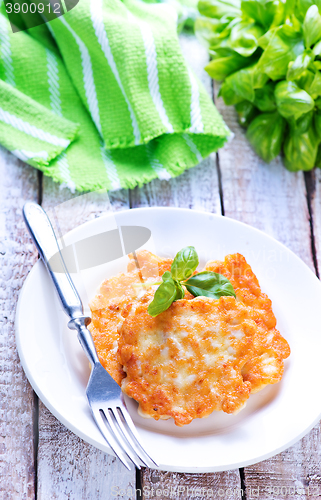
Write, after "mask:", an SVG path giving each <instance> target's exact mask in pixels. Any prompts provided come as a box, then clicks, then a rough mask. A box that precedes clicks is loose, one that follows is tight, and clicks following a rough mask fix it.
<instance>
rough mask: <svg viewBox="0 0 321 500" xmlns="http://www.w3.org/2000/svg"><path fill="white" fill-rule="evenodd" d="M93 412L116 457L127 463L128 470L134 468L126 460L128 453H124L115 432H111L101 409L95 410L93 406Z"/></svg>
mask: <svg viewBox="0 0 321 500" xmlns="http://www.w3.org/2000/svg"><path fill="white" fill-rule="evenodd" d="M92 414H93V417H94V419H95V421H96V423H97V425H98V427H99V430H100V432H101V433H102V435H103V436H104V438H105V439H106V441H107V443H108V444H109V446H110V447H111V449H112V450H113V452H114V453H115V455H116V457H118V458H119V460H120V461H121V462H122V463H123V464H124V465H125V467H126V468H127V469H128V470H132V468H131V466H130V465H129V463H128V461H127V460H126V455H125V454H124V453H123V450H122V449H121V448H120V446H119V444H118V443H117V441H116V439H115V438H114V436H113V434H112V433H111V432H110V430H109V429H108V427H107V425H106V422H105V421H104V419H103V417H102V415H101V413H100V410H97V411H95V410H94V409H93V408H92Z"/></svg>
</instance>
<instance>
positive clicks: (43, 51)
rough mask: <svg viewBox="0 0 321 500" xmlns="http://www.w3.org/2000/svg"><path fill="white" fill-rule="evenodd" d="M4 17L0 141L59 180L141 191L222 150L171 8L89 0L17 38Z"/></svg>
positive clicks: (215, 116)
mask: <svg viewBox="0 0 321 500" xmlns="http://www.w3.org/2000/svg"><path fill="white" fill-rule="evenodd" d="M1 12H2V14H0V54H1V57H0V78H1V80H2V81H0V144H2V145H4V146H5V147H6V148H8V149H10V150H11V151H12V152H13V153H14V154H15V155H16V156H18V157H19V158H21V159H23V160H24V161H26V162H27V163H29V164H30V165H33V166H34V167H36V168H39V169H40V170H42V171H43V172H44V173H45V175H48V176H50V177H52V178H53V179H54V180H55V181H58V182H61V183H63V184H64V185H67V186H68V187H70V188H71V189H72V190H75V189H76V190H78V191H84V190H95V189H100V188H104V189H107V190H115V189H119V188H122V187H124V188H134V187H135V186H137V185H138V186H141V185H142V184H144V183H146V182H149V181H151V180H152V179H154V178H161V179H169V178H171V177H174V176H176V175H179V174H181V173H182V172H183V171H184V170H186V169H188V168H190V167H192V166H194V165H196V164H197V163H199V162H200V161H201V159H202V158H204V157H206V156H207V155H209V154H210V153H211V152H212V151H216V150H217V149H218V148H219V147H221V146H222V145H223V144H224V142H225V140H226V138H227V136H228V134H229V132H228V129H227V127H226V125H225V124H224V122H223V120H222V118H221V116H220V115H219V113H218V112H217V110H216V108H215V106H214V104H213V103H212V101H211V99H210V98H209V96H208V95H207V93H206V91H205V89H204V88H203V86H202V85H201V83H200V82H199V81H198V79H197V78H196V76H195V75H194V74H193V72H192V71H191V69H190V68H189V67H188V65H187V63H186V61H185V60H184V58H183V55H182V53H181V50H180V46H179V42H178V38H177V32H176V20H175V15H173V13H174V11H173V10H172V9H171V7H170V6H168V5H164V4H147V3H143V2H139V1H137V0H124V1H121V0H81V1H80V2H79V4H78V5H77V6H76V7H75V8H74V9H72V10H71V11H70V12H68V13H66V14H65V15H64V16H62V17H59V18H57V19H55V20H53V21H51V22H50V23H47V24H46V25H42V26H38V27H36V28H32V29H29V30H28V31H20V32H18V33H12V30H11V27H10V23H9V21H8V19H7V17H6V14H5V13H4V9H3V6H2V9H1ZM48 28H49V30H50V33H49V32H48V31H47V29H48Z"/></svg>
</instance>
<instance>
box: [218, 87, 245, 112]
mask: <svg viewBox="0 0 321 500" xmlns="http://www.w3.org/2000/svg"><path fill="white" fill-rule="evenodd" d="M218 96H219V97H223V100H224V103H225V104H226V105H227V106H231V105H233V104H238V103H239V102H241V101H242V100H243V99H242V97H240V96H239V95H238V94H236V93H235V92H234V90H233V89H232V87H231V86H230V85H229V84H228V83H227V82H226V81H225V82H224V83H222V85H221V87H220V90H219V93H218Z"/></svg>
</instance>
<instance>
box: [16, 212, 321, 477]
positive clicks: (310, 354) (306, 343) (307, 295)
mask: <svg viewBox="0 0 321 500" xmlns="http://www.w3.org/2000/svg"><path fill="white" fill-rule="evenodd" d="M116 219H117V224H118V225H138V226H144V227H147V228H149V229H151V231H152V238H153V241H150V242H148V244H147V245H145V248H150V249H153V248H154V249H155V251H156V252H157V253H158V254H159V255H162V256H174V255H175V253H176V252H177V251H178V250H180V249H181V248H182V247H184V246H187V245H194V246H195V247H196V250H197V251H198V254H199V257H200V263H201V264H204V263H205V262H206V261H207V260H209V259H222V258H223V257H224V256H225V255H226V254H229V253H234V252H239V253H241V254H243V255H244V256H245V258H246V259H247V261H248V262H249V263H250V265H251V266H252V268H253V271H254V273H255V274H256V275H257V277H258V279H259V281H260V284H261V287H262V289H263V291H264V292H266V293H267V294H268V295H269V297H270V298H271V299H272V302H273V310H274V313H275V315H276V318H277V322H278V324H277V326H278V329H279V330H280V332H281V333H282V335H283V336H284V337H285V338H286V339H287V340H288V342H289V344H290V346H291V351H292V352H291V356H290V357H289V358H288V360H286V362H285V373H284V376H283V379H282V381H281V382H280V383H278V384H276V385H275V386H270V387H266V388H265V389H264V390H263V391H261V392H259V393H258V394H254V395H252V396H251V397H250V399H249V401H248V403H247V406H246V408H245V409H244V410H242V411H241V412H240V413H239V414H238V415H227V414H223V413H221V412H220V413H218V412H216V413H215V412H214V413H213V414H212V415H211V416H210V417H209V418H207V419H197V420H194V421H193V422H192V423H191V424H189V425H187V426H185V427H182V428H178V427H176V426H175V425H174V423H173V421H172V420H169V421H159V422H156V421H154V420H152V419H151V420H149V419H146V420H145V419H143V418H141V417H139V416H138V414H137V412H136V403H135V402H134V401H133V400H128V406H129V411H130V413H131V415H132V417H133V420H134V421H135V423H136V425H137V429H138V431H139V433H140V435H141V438H142V440H143V442H144V443H145V445H146V448H147V449H148V451H149V452H150V453H151V454H152V456H153V457H154V458H155V459H156V460H157V462H158V463H159V464H160V468H161V469H163V470H169V471H181V472H211V471H222V470H228V469H233V468H237V467H243V466H246V465H249V464H253V463H256V462H259V461H261V460H264V459H266V458H269V457H271V456H272V455H274V454H276V453H278V452H280V451H282V450H284V449H285V448H287V447H289V446H291V445H292V444H293V443H295V442H296V441H298V440H299V439H300V438H302V437H303V436H304V435H305V434H306V433H307V432H308V431H309V430H310V429H311V428H312V427H313V426H314V425H315V424H316V423H317V422H318V420H319V419H320V414H321V396H320V387H321V371H320V368H319V366H320V352H321V326H320V325H321V322H320V318H319V313H320V309H321V285H320V282H319V280H318V279H317V278H316V277H315V275H314V274H313V273H312V272H311V271H310V270H309V269H308V267H307V266H306V265H305V264H304V263H303V262H302V261H301V260H300V259H299V258H298V257H296V256H295V255H294V254H293V253H292V252H291V251H290V250H288V249H287V248H285V247H284V246H283V245H281V244H280V243H278V242H277V241H275V240H274V239H272V238H271V237H269V236H267V235H266V234H264V233H262V232H260V231H258V230H256V229H254V228H252V227H249V226H247V225H245V224H242V223H240V222H237V221H234V220H232V219H228V218H226V217H221V216H216V215H213V214H209V213H205V212H197V211H192V210H185V209H177V208H142V209H136V210H128V211H124V212H119V213H117V214H116ZM114 222H115V220H114V218H113V216H110V215H108V216H106V217H105V216H104V217H102V218H99V219H95V221H93V222H89V223H86V224H84V225H82V226H79V227H78V228H77V229H76V230H74V231H73V232H72V233H70V235H71V237H70V238H71V239H70V241H73V238H76V239H78V240H79V239H82V238H84V237H86V236H88V235H90V234H92V231H93V229H94V230H95V231H97V228H98V230H100V231H103V230H105V229H106V224H107V226H108V224H110V227H114V226H113V224H114ZM100 228H101V229H100ZM67 240H68V238H67ZM126 263H127V257H126V256H125V257H123V258H120V259H118V260H117V261H114V262H113V263H112V264H108V265H104V266H99V267H98V268H93V269H91V270H88V271H86V272H85V273H83V274H84V276H83V280H84V282H85V289H86V292H87V295H88V296H89V298H91V297H92V296H93V295H94V294H95V290H96V289H97V287H98V286H99V285H100V283H101V282H102V281H103V279H105V278H106V277H108V276H111V275H113V274H116V273H118V272H119V271H121V270H125V269H126ZM79 286H80V285H79ZM82 295H83V298H84V300H87V299H86V294H84V293H83V292H82ZM16 338H17V346H18V351H19V355H20V359H21V362H22V365H23V367H24V370H25V372H26V374H27V376H28V378H29V381H30V383H31V384H32V386H33V388H34V390H35V391H36V392H37V394H38V396H39V397H40V398H41V400H42V401H43V402H44V404H45V405H46V406H47V407H48V408H49V409H50V411H51V412H52V413H53V414H54V415H55V416H56V417H57V418H58V419H59V420H60V421H61V422H62V423H63V424H64V425H66V426H67V427H68V428H69V429H70V430H72V431H73V432H74V433H75V434H77V435H78V436H80V437H81V438H83V439H84V440H85V441H87V442H88V443H91V444H92V445H94V446H96V447H97V448H99V449H101V450H103V451H106V452H107V453H111V451H110V449H109V448H108V446H107V445H106V443H105V441H104V439H103V438H102V436H101V434H100V432H99V430H98V428H97V427H96V425H95V423H94V421H93V419H92V417H91V414H90V410H89V408H88V406H87V402H86V399H85V387H86V384H87V380H88V376H89V366H88V362H87V358H86V357H85V355H84V353H83V352H82V350H81V347H80V345H79V344H78V340H77V338H76V333H75V332H74V331H70V330H68V328H67V317H66V316H65V314H64V313H63V311H62V309H61V308H60V306H59V304H58V302H57V300H56V296H55V291H54V288H53V286H52V284H51V282H50V280H49V277H48V276H47V273H46V270H45V268H44V266H43V264H42V263H41V262H38V263H37V264H36V265H35V266H34V268H33V269H32V271H31V272H30V274H29V276H28V278H27V279H26V281H25V284H24V286H23V288H22V290H21V294H20V299H19V303H18V308H17V316H16Z"/></svg>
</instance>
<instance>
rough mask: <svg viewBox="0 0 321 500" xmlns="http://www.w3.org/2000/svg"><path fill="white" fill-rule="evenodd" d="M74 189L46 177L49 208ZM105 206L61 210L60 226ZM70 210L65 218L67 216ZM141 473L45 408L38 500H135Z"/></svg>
mask: <svg viewBox="0 0 321 500" xmlns="http://www.w3.org/2000/svg"><path fill="white" fill-rule="evenodd" d="M75 196H77V195H72V194H71V193H70V191H69V190H68V189H62V190H61V189H60V188H59V186H58V185H56V184H54V183H53V182H52V181H51V180H50V179H48V178H44V182H43V206H44V208H45V209H47V210H49V211H50V209H51V208H53V207H55V206H57V205H58V204H61V203H63V202H65V201H67V200H70V199H73V200H74V199H75ZM110 200H111V202H112V205H113V207H114V209H115V210H121V209H124V208H128V206H129V205H128V192H127V191H125V190H123V191H118V192H116V193H114V194H111V195H110ZM105 208H106V204H105V203H102V204H101V203H95V202H93V203H91V202H89V201H88V200H87V201H85V203H81V204H80V203H79V200H78V201H77V205H75V207H74V211H73V213H72V217H71V214H70V213H69V208H68V207H62V208H61V206H60V225H61V229H62V231H63V233H65V232H66V231H67V230H69V229H71V227H74V226H75V221H76V222H77V224H81V223H82V222H83V221H84V220H87V217H88V214H90V213H91V214H92V216H94V215H95V214H97V213H98V212H101V211H103V210H105ZM64 210H65V216H64ZM135 480H136V478H135V471H132V472H130V471H127V469H126V468H125V467H124V466H123V465H122V464H121V462H120V461H119V460H118V459H116V458H114V457H111V456H110V455H107V454H105V453H103V452H102V451H100V450H98V449H96V448H94V447H93V446H91V445H89V444H87V443H85V442H84V441H83V440H82V439H80V438H78V437H77V436H75V435H74V434H73V433H72V432H70V431H69V430H68V429H66V428H65V427H64V426H63V425H62V424H61V423H60V422H58V420H57V419H56V418H55V417H54V416H53V415H52V414H51V413H50V412H49V411H48V410H47V409H46V408H45V407H44V405H43V404H42V403H40V405H39V446H38V500H48V499H50V500H55V499H57V500H58V499H59V500H63V499H68V500H106V499H107V498H108V499H109V498H110V499H111V498H117V495H118V494H119V492H122V493H124V495H123V496H121V498H123V499H124V500H133V499H134V498H136V495H135Z"/></svg>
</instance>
